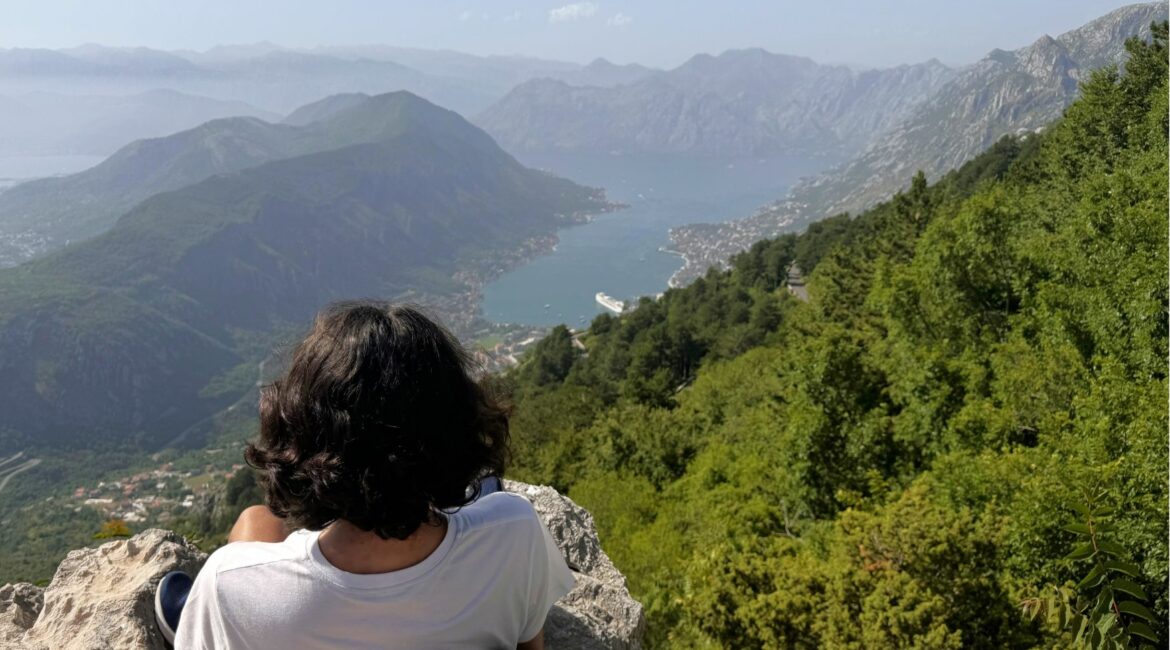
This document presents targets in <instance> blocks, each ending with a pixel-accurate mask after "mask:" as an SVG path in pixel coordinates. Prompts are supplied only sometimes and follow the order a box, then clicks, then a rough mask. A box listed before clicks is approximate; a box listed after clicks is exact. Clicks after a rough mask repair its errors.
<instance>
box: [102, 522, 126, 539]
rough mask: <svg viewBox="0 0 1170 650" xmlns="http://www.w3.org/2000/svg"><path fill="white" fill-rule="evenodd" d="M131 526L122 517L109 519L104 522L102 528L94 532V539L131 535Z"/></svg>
mask: <svg viewBox="0 0 1170 650" xmlns="http://www.w3.org/2000/svg"><path fill="white" fill-rule="evenodd" d="M131 534H132V533H131V531H130V527H129V526H127V525H126V522H125V521H123V520H121V519H108V520H106V521H104V522H102V529H101V530H99V531H98V532H96V533H94V534H93V538H94V539H116V538H119V537H129V536H130V535H131Z"/></svg>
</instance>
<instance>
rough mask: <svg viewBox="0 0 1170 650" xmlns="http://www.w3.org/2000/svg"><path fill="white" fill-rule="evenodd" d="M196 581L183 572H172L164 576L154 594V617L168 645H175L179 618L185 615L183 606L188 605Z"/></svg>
mask: <svg viewBox="0 0 1170 650" xmlns="http://www.w3.org/2000/svg"><path fill="white" fill-rule="evenodd" d="M194 582H195V581H194V580H192V579H191V576H189V575H187V574H186V573H183V572H182V571H171V572H170V573H168V574H166V575H165V576H163V579H162V580H160V581H159V583H158V589H157V590H155V592H154V617H155V620H157V621H158V629H159V630H160V631H161V632H162V635H163V638H164V639H166V641H167V645H169V646H172V647H173V646H174V645H175V630H177V629H179V616H181V615H182V613H183V606H184V605H186V604H187V594H189V593H191V585H192V583H194Z"/></svg>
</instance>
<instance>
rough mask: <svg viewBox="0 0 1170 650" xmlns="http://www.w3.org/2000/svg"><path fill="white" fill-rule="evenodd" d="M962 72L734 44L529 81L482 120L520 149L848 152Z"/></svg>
mask: <svg viewBox="0 0 1170 650" xmlns="http://www.w3.org/2000/svg"><path fill="white" fill-rule="evenodd" d="M954 74H955V72H954V71H953V70H952V69H950V68H948V67H947V66H945V65H943V64H941V63H939V62H938V61H935V60H931V61H927V62H925V63H921V64H916V65H903V66H898V67H895V68H889V69H884V70H867V71H861V72H858V71H855V70H852V69H850V68H847V67H845V66H829V65H821V64H818V63H816V62H814V61H812V60H810V59H806V58H803V57H796V56H789V55H784V54H773V53H771V52H767V51H765V50H762V49H747V50H729V51H726V52H724V53H722V54H720V55H718V56H711V55H707V54H700V55H697V56H695V57H692V58H691V59H690V60H688V61H687V62H686V63H684V64H682V65H681V66H679V67H677V68H674V69H672V70H669V71H664V72H655V71H640V72H639V73H638V74H635V75H632V79H631V81H629V82H627V83H625V84H621V85H617V86H610V87H598V86H574V85H570V84H569V83H567V82H566V81H562V80H557V79H549V78H542V79H536V80H532V81H528V82H525V83H523V84H521V85H519V86H517V87H516V88H515V89H513V90H512V91H511V92H510V93H508V95H506V96H505V97H504V98H503V99H501V100H500V101H499V102H497V103H496V104H494V105H493V106H491V107H490V108H488V109H487V110H485V111H484V112H483V113H481V114H480V115H478V116H477V117H476V123H477V124H479V125H480V126H482V127H483V128H484V129H485V130H486V131H488V133H491V134H492V135H493V136H494V137H495V138H496V140H497V141H499V142H500V144H501V145H503V146H504V147H505V148H507V149H509V150H510V151H520V152H578V153H580V152H587V153H623V154H628V153H672V154H679V153H685V154H700V155H718V156H766V155H772V154H776V153H780V152H793V151H797V152H802V153H806V154H816V155H831V156H840V155H847V154H850V153H854V152H856V151H859V150H861V149H862V148H863V147H864V146H865V145H866V144H868V142H869V141H870V139H871V138H872V137H873V136H874V135H876V134H878V133H880V132H882V131H884V130H886V129H888V128H890V127H892V126H893V125H895V124H897V123H898V122H900V121H901V120H902V119H903V118H904V117H905V116H906V115H908V114H909V112H910V111H911V109H913V108H914V107H915V106H916V105H917V104H918V103H920V102H921V101H923V100H924V99H925V98H926V97H928V96H930V95H931V94H933V93H934V92H935V91H936V90H937V89H938V88H939V87H941V86H942V85H943V84H944V83H946V82H947V81H948V80H950V79H951V78H952V77H953V76H954Z"/></svg>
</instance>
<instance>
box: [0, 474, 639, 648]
mask: <svg viewBox="0 0 1170 650" xmlns="http://www.w3.org/2000/svg"><path fill="white" fill-rule="evenodd" d="M505 488H506V489H507V490H508V491H509V492H515V493H517V494H520V495H523V496H524V497H526V498H528V499H529V500H530V501H532V503H533V506H535V508H536V511H537V514H538V515H539V516H540V518H541V520H542V521H543V522H544V524H545V526H546V527H547V528H548V529H549V532H550V533H552V537H553V540H554V541H555V542H556V543H557V546H558V548H560V550H561V552H562V553H563V554H564V556H565V560H566V562H567V563H568V564H569V566H570V567H571V568H572V569H573V574H574V577H575V578H576V580H577V585H576V586H575V587H574V588H573V590H572V591H571V592H569V593H568V594H567V595H566V596H565V597H564V598H562V599H561V600H559V601H557V603H556V605H554V606H553V609H552V611H551V612H549V617H548V620H547V622H546V623H545V628H544V633H545V643H546V646H547V647H548V648H549V649H550V650H585V649H596V650H638V649H639V648H641V647H642V637H643V635H644V633H645V629H646V619H645V615H644V614H643V610H642V605H641V603H639V602H638V601H636V600H634V599H633V598H632V597H631V596H630V593H629V590H628V589H627V587H626V579H625V577H624V576H623V575H622V574H621V573H620V572H619V571H618V570H617V568H615V567H614V565H613V563H612V562H611V561H610V560H609V557H608V556H607V555H606V554H605V551H604V550H602V548H601V544H600V542H599V541H598V539H597V531H596V529H595V527H594V525H593V517H592V516H591V515H590V514H589V513H588V512H587V511H585V510H584V509H582V508H581V507H580V506H578V505H577V504H575V503H573V502H572V501H571V500H569V499H568V498H566V497H564V496H561V495H560V494H558V493H557V492H556V491H555V490H553V489H552V488H549V487H545V486H535V485H527V484H524V483H517V482H514V481H507V482H506V483H505ZM206 559H207V556H206V555H205V554H204V553H202V552H201V551H200V550H199V549H198V548H196V547H195V546H194V545H193V544H191V543H190V542H188V541H187V540H185V539H183V538H182V537H181V536H179V535H177V534H175V533H172V532H169V531H164V530H159V529H152V530H148V531H145V532H143V533H139V534H138V535H135V536H134V537H132V538H130V539H126V540H119V541H113V542H108V543H106V544H103V545H102V546H101V547H99V548H90V549H83V550H77V551H74V552H72V553H70V554H69V556H68V557H67V558H66V559H65V560H64V561H63V562H62V563H61V565H60V567H59V568H58V569H57V573H56V574H55V575H54V576H53V581H52V582H51V583H49V585H48V586H47V587H45V588H43V589H42V588H41V587H37V586H35V585H32V584H29V583H16V584H6V585H4V586H2V587H0V643H2V644H3V645H4V647H5V648H11V649H13V650H42V649H48V648H53V649H69V648H78V649H84V650H91V649H93V648H135V649H143V648H148V649H151V650H154V649H157V650H163V648H166V645H165V644H164V641H163V639H162V635H161V634H160V633H159V631H158V628H157V626H156V624H155V618H154V592H155V590H156V589H157V588H158V582H159V580H161V579H162V577H163V576H164V575H166V574H167V573H168V572H170V571H176V570H178V571H185V572H187V573H189V574H191V575H195V574H197V573H198V571H199V568H200V567H201V566H202V565H203V563H204V561H206Z"/></svg>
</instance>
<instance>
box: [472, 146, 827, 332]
mask: <svg viewBox="0 0 1170 650" xmlns="http://www.w3.org/2000/svg"><path fill="white" fill-rule="evenodd" d="M520 161H521V162H522V163H524V164H525V165H528V166H529V167H535V168H539V169H545V170H548V171H551V172H553V173H555V174H557V175H559V176H563V177H565V178H568V179H570V180H572V181H575V182H577V183H580V184H582V185H590V186H593V187H603V188H605V190H606V193H607V195H608V197H609V199H610V200H611V201H618V202H621V203H626V204H629V206H630V207H628V208H626V209H624V210H619V211H617V212H613V213H610V214H605V215H600V216H598V217H596V218H595V220H594V221H592V222H590V223H588V224H585V225H581V226H575V227H572V228H568V229H565V230H562V231H561V232H560V243H559V244H558V245H557V247H556V250H555V251H554V252H552V253H551V254H549V255H545V256H542V257H540V258H537V259H535V260H533V261H532V262H530V263H529V264H526V265H524V266H522V267H520V268H518V269H515V270H513V271H511V272H509V273H506V274H505V275H503V276H501V277H500V278H498V279H497V280H496V281H494V282H492V283H491V284H489V285H487V286H486V287H485V288H484V301H483V312H484V316H485V318H487V319H488V320H491V321H494V322H499V323H519V324H524V325H538V326H548V325H555V324H558V323H565V324H567V325H569V326H570V327H580V326H583V325H586V324H588V323H589V321H591V320H592V319H593V318H594V317H595V316H596V315H597V314H599V313H601V312H602V311H604V308H603V307H601V306H600V305H598V304H597V302H596V300H595V299H594V296H595V295H596V294H597V292H599V291H601V292H605V293H607V294H609V295H611V296H613V297H615V298H618V299H619V300H631V299H636V298H637V297H639V296H645V295H654V294H657V293H659V292H661V291H664V290H665V289H666V283H667V281H668V280H669V279H670V276H671V275H673V274H674V272H675V271H677V270H678V269H679V268H680V267H681V266H682V259H681V258H680V257H678V256H677V255H673V254H669V253H663V252H661V251H660V250H659V249H660V248H669V245H670V237H669V231H670V229H671V228H673V227H675V226H681V225H685V224H688V223H696V222H704V221H705V222H713V221H727V220H729V219H738V218H742V217H747V216H750V215H751V214H752V213H753V212H755V210H756V209H757V208H759V207H761V206H763V205H765V204H767V203H770V202H772V201H774V200H776V199H779V198H782V197H783V196H784V195H785V194H787V193H788V190H789V189H790V188H791V187H792V185H793V184H795V183H796V181H797V180H799V179H800V177H802V176H809V175H812V174H815V173H817V172H819V171H822V170H824V169H826V168H828V167H830V166H831V165H832V164H833V161H831V160H826V159H825V158H808V157H803V158H798V157H772V158H753V159H746V160H738V159H737V160H726V159H723V160H720V159H709V158H708V159H695V158H684V157H672V156H607V155H591V156H581V155H564V154H551V155H539V156H537V155H530V156H521V157H520Z"/></svg>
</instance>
